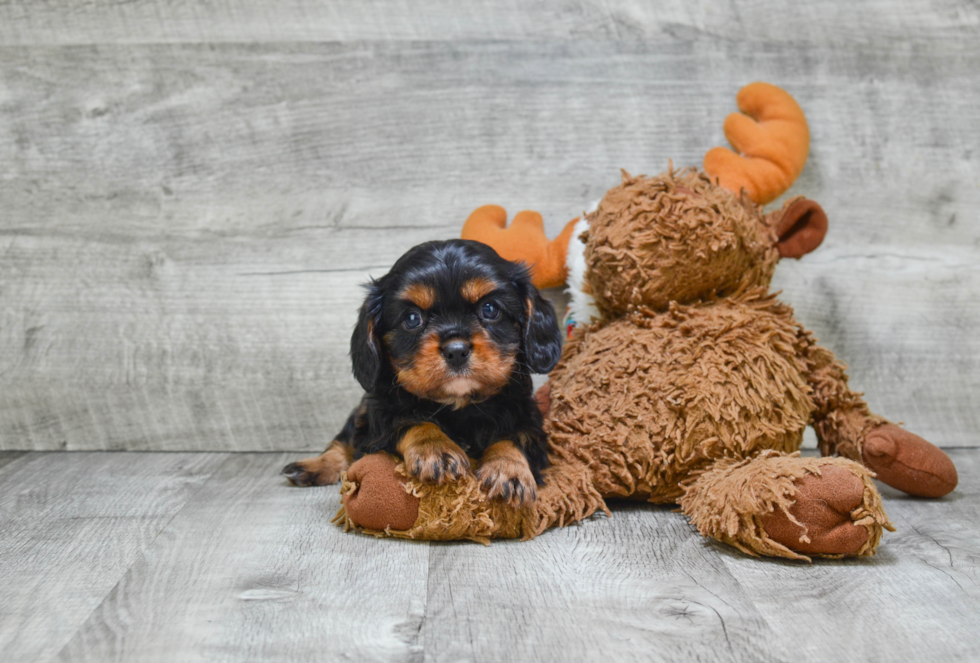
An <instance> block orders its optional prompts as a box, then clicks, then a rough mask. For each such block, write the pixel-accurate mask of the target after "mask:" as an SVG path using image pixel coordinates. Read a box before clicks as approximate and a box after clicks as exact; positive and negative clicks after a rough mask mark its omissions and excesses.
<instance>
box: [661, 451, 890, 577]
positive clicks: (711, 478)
mask: <svg viewBox="0 0 980 663" xmlns="http://www.w3.org/2000/svg"><path fill="white" fill-rule="evenodd" d="M680 506H681V510H682V511H683V512H684V513H685V514H687V516H688V517H689V518H690V519H691V522H692V523H693V524H694V526H695V527H697V528H698V531H699V532H701V534H703V535H705V536H710V537H712V538H715V539H718V540H719V541H723V542H724V543H728V544H730V545H732V546H735V547H736V548H738V549H739V550H742V551H744V552H746V553H748V554H750V555H770V556H773V557H788V558H790V559H805V560H809V559H810V558H809V557H808V555H814V556H819V557H844V556H850V555H873V554H875V551H876V550H877V548H878V542H879V541H880V540H881V535H882V529H889V530H891V529H893V528H892V526H891V523H889V522H888V518H887V516H886V515H885V512H884V509H883V508H882V506H881V496H880V495H879V494H878V490H877V489H876V488H875V486H874V484H873V483H872V481H871V476H870V473H869V472H868V470H867V469H865V468H864V467H862V466H861V465H859V464H858V463H855V462H853V461H850V460H846V459H843V458H801V457H800V456H799V454H798V453H796V454H791V455H781V454H779V453H777V452H775V451H764V452H762V453H761V454H759V455H758V456H755V457H753V458H748V459H744V460H736V459H723V460H719V461H718V462H717V463H715V464H714V465H713V466H712V467H711V468H710V469H709V470H708V471H706V472H704V473H703V474H701V475H700V476H699V477H698V478H697V479H696V480H695V481H694V482H693V483H691V484H690V485H688V486H687V487H686V491H685V494H684V496H683V497H682V498H681V499H680Z"/></svg>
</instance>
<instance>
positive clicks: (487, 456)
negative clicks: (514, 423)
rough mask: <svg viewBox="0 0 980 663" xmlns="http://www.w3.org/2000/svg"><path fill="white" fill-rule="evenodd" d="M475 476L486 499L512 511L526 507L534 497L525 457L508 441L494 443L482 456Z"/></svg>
mask: <svg viewBox="0 0 980 663" xmlns="http://www.w3.org/2000/svg"><path fill="white" fill-rule="evenodd" d="M476 476H477V478H478V479H479V480H480V483H481V484H482V485H483V489H484V490H485V491H487V496H488V497H490V498H491V499H500V500H503V501H504V502H507V504H509V505H511V506H512V507H515V508H519V507H522V506H524V505H525V504H530V503H531V502H533V501H534V500H535V498H537V496H538V491H537V486H536V482H535V481H534V474H533V473H532V472H531V466H530V465H529V464H528V462H527V457H526V456H525V455H524V453H523V452H522V451H521V450H520V449H518V448H517V446H516V445H515V444H514V443H513V442H511V441H509V440H504V441H502V442H496V443H495V444H492V445H491V446H490V447H489V448H488V449H487V450H486V451H485V452H484V453H483V461H482V462H481V463H480V469H478V470H477V471H476Z"/></svg>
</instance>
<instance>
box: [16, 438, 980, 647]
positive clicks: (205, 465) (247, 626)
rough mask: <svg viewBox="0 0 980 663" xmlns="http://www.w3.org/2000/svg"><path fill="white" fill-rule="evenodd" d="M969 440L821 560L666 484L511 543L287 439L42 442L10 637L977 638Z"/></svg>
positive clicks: (27, 463)
mask: <svg viewBox="0 0 980 663" xmlns="http://www.w3.org/2000/svg"><path fill="white" fill-rule="evenodd" d="M950 454H951V456H952V458H953V460H954V462H955V463H956V465H957V467H958V468H959V472H960V487H959V488H958V489H957V490H956V491H955V492H954V493H952V494H951V495H949V496H947V497H946V498H943V499H941V500H922V499H914V498H908V497H905V496H902V495H900V494H898V493H896V492H894V491H892V490H890V489H888V488H884V489H883V493H884V504H885V508H886V510H887V512H888V515H889V517H890V518H891V519H892V521H893V522H894V523H895V525H896V526H897V527H898V531H897V532H895V533H886V535H885V537H884V539H883V541H882V546H881V548H880V550H879V554H878V555H877V556H876V557H873V558H863V559H859V560H844V561H833V560H821V561H817V562H814V563H813V564H812V565H808V564H805V563H796V562H788V561H784V560H772V559H755V558H750V557H747V556H745V555H743V554H742V553H739V552H738V551H736V550H734V549H731V548H728V547H726V546H724V545H721V544H718V543H716V542H712V541H709V540H706V539H703V538H702V537H701V536H700V535H698V534H697V532H696V531H695V530H694V528H693V527H691V526H690V525H689V524H688V523H687V521H686V519H685V518H684V517H683V516H682V515H681V514H680V513H676V512H674V511H672V510H671V509H670V507H664V506H653V505H646V504H636V503H629V502H621V503H614V504H613V505H612V511H613V516H612V518H606V517H604V516H597V517H594V518H592V519H590V520H588V521H586V522H584V523H581V524H580V525H577V526H572V527H569V528H566V529H562V530H552V531H549V532H546V533H545V534H543V535H542V536H540V537H538V538H536V539H534V540H533V541H530V542H518V541H510V542H494V543H492V544H491V545H490V546H489V547H484V546H480V545H477V544H472V543H445V544H439V543H436V544H428V543H420V542H409V541H401V540H392V539H387V540H377V539H374V538H373V537H370V536H366V535H358V534H353V533H347V534H345V533H344V532H343V531H342V530H340V529H339V528H337V527H334V526H333V525H331V524H330V523H329V519H330V517H331V516H332V515H333V513H334V511H335V509H336V507H337V505H338V502H339V496H338V494H337V489H336V487H325V488H311V489H298V488H293V487H291V486H288V485H287V484H286V482H285V481H284V480H283V479H282V478H281V477H280V476H278V474H277V472H278V470H279V468H280V467H281V466H282V465H283V464H284V463H286V462H287V461H289V460H292V459H293V458H294V457H293V456H291V455H289V454H279V453H275V454H246V453H235V454H209V455H197V456H194V455H189V454H139V453H112V454H67V453H48V454H39V453H32V454H30V455H28V456H25V457H22V458H21V459H19V460H18V461H16V462H15V463H11V464H8V465H7V466H6V467H4V468H0V515H2V518H3V521H2V522H3V532H4V536H3V537H2V539H0V551H2V552H0V561H2V562H3V563H2V564H0V600H2V602H0V606H2V607H0V610H2V617H3V619H2V620H0V644H2V645H3V646H4V650H3V651H4V660H5V661H7V660H9V661H15V662H19V661H31V662H32V663H33V662H35V661H46V660H52V659H56V660H72V661H84V660H93V661H107V660H119V661H131V660H132V661H135V660H139V661H157V660H159V661H172V660H181V661H198V660H201V661H204V660H208V661H213V660H228V661H233V660H248V661H290V662H291V663H302V662H304V661H323V660H352V661H362V660H369V661H373V660H379V661H380V660H385V661H388V660H406V661H420V660H431V661H444V660H472V661H501V660H540V661H569V660H571V661H580V660H581V661H586V660H596V659H597V658H602V659H603V660H625V661H632V660H643V661H650V660H652V661H676V660H698V661H738V662H742V661H786V662H787V663H789V662H792V661H799V660H844V661H894V660H915V661H937V662H947V661H970V660H976V658H977V657H978V656H980V635H978V634H977V631H976V627H975V622H976V615H977V614H978V612H980V531H978V529H977V527H976V522H977V519H978V517H980V491H978V490H977V488H976V487H977V485H980V450H977V449H953V450H951V451H950ZM52 471H58V472H61V473H62V475H63V477H64V479H63V485H62V486H56V485H55V484H53V483H50V482H49V483H42V482H39V481H38V477H39V476H51V474H52ZM202 481H206V483H204V484H203V485H202V483H201V482H202ZM141 482H142V483H141ZM137 485H142V486H146V487H148V488H147V489H145V490H137V489H135V487H136V486H137ZM192 486H193V487H196V490H193V491H192V494H190V495H188V494H187V493H188V488H189V487H192ZM178 503H183V504H184V505H183V507H182V508H179V507H177V506H176V505H177V504H178ZM165 514H169V515H165ZM161 518H162V519H163V520H162V521H161V520H160V519H161ZM150 523H154V526H153V527H149V526H148V525H149V524H150ZM136 542H138V543H139V545H135V543H136ZM123 558H124V559H123ZM120 560H123V562H124V563H118V562H120Z"/></svg>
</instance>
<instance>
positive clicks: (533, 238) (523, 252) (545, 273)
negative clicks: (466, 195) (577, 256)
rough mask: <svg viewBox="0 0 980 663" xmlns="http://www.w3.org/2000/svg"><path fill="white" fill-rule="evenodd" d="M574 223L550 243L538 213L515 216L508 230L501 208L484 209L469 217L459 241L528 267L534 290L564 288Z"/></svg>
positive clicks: (489, 207) (475, 211)
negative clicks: (482, 246) (470, 242)
mask: <svg viewBox="0 0 980 663" xmlns="http://www.w3.org/2000/svg"><path fill="white" fill-rule="evenodd" d="M577 221H578V219H572V220H571V221H569V222H568V223H567V224H566V225H565V228H564V229H563V230H562V231H561V233H560V234H559V235H558V237H556V238H555V239H553V240H549V239H548V236H547V235H545V234H544V221H543V220H542V219H541V215H540V214H538V213H537V212H531V211H524V212H518V214H517V216H515V217H514V220H513V221H512V222H511V224H510V227H509V228H508V227H507V212H506V211H505V210H504V208H503V207H500V206H498V205H484V206H483V207H480V208H478V209H476V210H474V211H473V213H472V214H470V217H469V218H468V219H467V220H466V223H465V224H463V231H462V233H460V237H461V238H462V239H472V240H475V241H477V242H483V243H484V244H487V245H489V246H490V247H492V248H493V249H494V250H495V251H496V252H497V253H499V254H500V256H501V257H502V258H504V259H506V260H514V261H521V262H523V263H525V264H527V265H528V266H529V267H530V268H531V280H532V282H533V283H534V285H535V286H536V287H538V288H556V287H559V286H561V285H564V283H565V278H566V276H567V275H568V268H567V267H566V265H565V258H566V256H567V254H568V242H569V240H570V239H571V237H572V232H573V231H574V230H575V223H576V222H577Z"/></svg>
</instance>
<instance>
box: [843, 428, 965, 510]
mask: <svg viewBox="0 0 980 663" xmlns="http://www.w3.org/2000/svg"><path fill="white" fill-rule="evenodd" d="M862 459H863V460H864V464H865V465H867V466H868V468H870V469H871V471H873V472H874V473H875V474H876V475H878V479H879V480H880V481H882V482H884V483H886V484H888V485H889V486H891V487H892V488H898V489H899V490H901V491H904V492H906V493H908V494H909V495H915V496H917V497H942V496H943V495H946V494H948V493H950V492H951V491H952V490H953V489H954V488H956V484H957V482H958V481H959V477H958V476H957V474H956V466H955V465H953V461H952V460H951V459H950V457H949V456H947V455H946V452H944V451H943V450H942V449H940V448H939V447H937V446H936V445H934V444H932V443H931V442H927V441H926V440H924V439H922V438H921V437H919V436H918V435H916V434H914V433H910V432H908V431H907V430H904V429H901V428H899V427H898V426H895V425H894V424H885V425H884V426H879V427H878V428H875V429H874V430H873V431H871V432H870V433H868V436H867V437H866V438H865V439H864V451H863V453H862Z"/></svg>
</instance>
